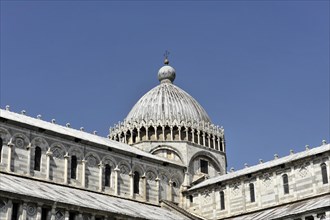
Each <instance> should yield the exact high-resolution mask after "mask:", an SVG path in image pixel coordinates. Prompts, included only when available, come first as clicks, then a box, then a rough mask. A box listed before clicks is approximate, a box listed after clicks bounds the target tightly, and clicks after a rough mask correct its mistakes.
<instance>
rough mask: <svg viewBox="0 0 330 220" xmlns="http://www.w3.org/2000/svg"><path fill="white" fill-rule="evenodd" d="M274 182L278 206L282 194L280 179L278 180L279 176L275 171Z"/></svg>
mask: <svg viewBox="0 0 330 220" xmlns="http://www.w3.org/2000/svg"><path fill="white" fill-rule="evenodd" d="M273 179H274V180H273V181H274V191H275V203H276V205H277V204H278V202H279V197H280V193H279V187H280V186H279V184H278V182H279V181H278V179H277V175H276V172H275V171H274V173H273Z"/></svg>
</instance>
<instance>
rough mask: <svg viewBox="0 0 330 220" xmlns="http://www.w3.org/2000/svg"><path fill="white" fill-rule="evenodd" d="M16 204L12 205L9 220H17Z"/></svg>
mask: <svg viewBox="0 0 330 220" xmlns="http://www.w3.org/2000/svg"><path fill="white" fill-rule="evenodd" d="M18 206H19V204H18V203H13V212H12V215H11V220H18Z"/></svg>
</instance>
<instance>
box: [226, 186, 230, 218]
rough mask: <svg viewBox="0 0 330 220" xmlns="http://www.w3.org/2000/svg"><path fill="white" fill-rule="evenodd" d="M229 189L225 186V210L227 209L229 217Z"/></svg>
mask: <svg viewBox="0 0 330 220" xmlns="http://www.w3.org/2000/svg"><path fill="white" fill-rule="evenodd" d="M230 197H231V196H230V187H229V185H227V186H226V189H225V201H226V203H225V209H227V211H228V215H229V216H230V214H231V206H230Z"/></svg>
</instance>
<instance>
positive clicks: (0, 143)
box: [0, 137, 3, 163]
mask: <svg viewBox="0 0 330 220" xmlns="http://www.w3.org/2000/svg"><path fill="white" fill-rule="evenodd" d="M2 144H3V140H2V138H1V137H0V163H1V161H2V160H1V159H2V158H1V155H2Z"/></svg>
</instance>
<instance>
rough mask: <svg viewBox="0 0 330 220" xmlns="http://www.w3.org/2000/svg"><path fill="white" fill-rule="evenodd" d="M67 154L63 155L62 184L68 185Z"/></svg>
mask: <svg viewBox="0 0 330 220" xmlns="http://www.w3.org/2000/svg"><path fill="white" fill-rule="evenodd" d="M68 167H69V154H68V152H67V153H66V154H65V155H64V184H68Z"/></svg>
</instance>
